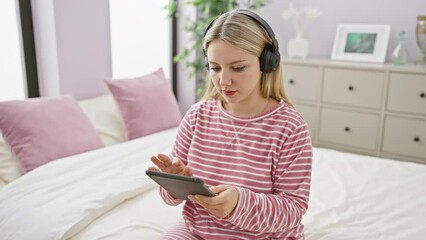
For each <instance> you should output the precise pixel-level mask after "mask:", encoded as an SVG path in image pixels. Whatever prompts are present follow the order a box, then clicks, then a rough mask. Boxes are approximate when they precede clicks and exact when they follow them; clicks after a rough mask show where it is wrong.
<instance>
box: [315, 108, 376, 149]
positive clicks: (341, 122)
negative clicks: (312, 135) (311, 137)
mask: <svg viewBox="0 0 426 240" xmlns="http://www.w3.org/2000/svg"><path fill="white" fill-rule="evenodd" d="M379 124H380V117H379V115H377V114H369V113H359V112H353V111H343V110H335V109H328V108H323V109H322V111H321V122H320V134H319V140H320V141H326V142H331V143H335V144H343V145H347V146H351V147H357V148H363V149H368V150H376V149H377V142H378V131H379Z"/></svg>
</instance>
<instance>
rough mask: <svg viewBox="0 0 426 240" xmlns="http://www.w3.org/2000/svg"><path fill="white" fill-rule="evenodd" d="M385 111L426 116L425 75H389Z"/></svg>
mask: <svg viewBox="0 0 426 240" xmlns="http://www.w3.org/2000/svg"><path fill="white" fill-rule="evenodd" d="M387 109H388V110H390V111H398V112H407V113H417V114H426V75H421V74H406V73H405V74H403V73H391V75H390V85H389V97H388V104H387Z"/></svg>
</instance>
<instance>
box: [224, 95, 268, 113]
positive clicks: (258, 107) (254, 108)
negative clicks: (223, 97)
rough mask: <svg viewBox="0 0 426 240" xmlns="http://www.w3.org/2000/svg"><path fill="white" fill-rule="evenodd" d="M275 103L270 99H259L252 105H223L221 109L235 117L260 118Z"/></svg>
mask: <svg viewBox="0 0 426 240" xmlns="http://www.w3.org/2000/svg"><path fill="white" fill-rule="evenodd" d="M274 102H276V101H274V100H273V99H271V98H261V99H260V100H257V101H255V102H253V103H245V102H243V103H241V102H240V103H224V102H222V106H223V108H224V109H225V110H226V111H227V112H228V113H230V114H232V115H234V116H237V117H255V116H260V115H262V114H264V113H266V112H267V111H269V109H270V108H271V107H272V106H273V105H274V104H273V103H274Z"/></svg>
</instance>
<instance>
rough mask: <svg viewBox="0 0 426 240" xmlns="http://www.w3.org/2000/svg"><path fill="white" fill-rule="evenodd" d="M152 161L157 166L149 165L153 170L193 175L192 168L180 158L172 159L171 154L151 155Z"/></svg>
mask: <svg viewBox="0 0 426 240" xmlns="http://www.w3.org/2000/svg"><path fill="white" fill-rule="evenodd" d="M151 162H152V163H154V164H155V166H156V167H149V168H148V169H149V170H151V171H158V172H166V173H172V174H178V175H183V176H192V168H191V167H187V166H185V164H184V163H183V162H182V160H180V159H179V158H177V157H175V158H173V161H172V159H170V157H169V156H167V155H164V154H161V153H159V154H157V156H152V157H151Z"/></svg>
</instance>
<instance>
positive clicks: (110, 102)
mask: <svg viewBox="0 0 426 240" xmlns="http://www.w3.org/2000/svg"><path fill="white" fill-rule="evenodd" d="M78 103H79V105H80V107H81V108H82V109H83V112H84V113H85V114H86V115H87V117H88V118H89V120H90V122H91V123H92V124H93V126H94V127H95V129H96V132H97V133H98V135H99V136H100V138H101V140H102V142H103V143H104V145H105V146H110V145H114V144H117V143H122V142H125V141H126V132H125V127H124V122H123V120H122V118H121V115H120V113H119V111H118V108H117V105H116V103H115V101H114V98H113V97H112V95H104V96H100V97H95V98H89V99H86V100H81V101H79V102H78Z"/></svg>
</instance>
